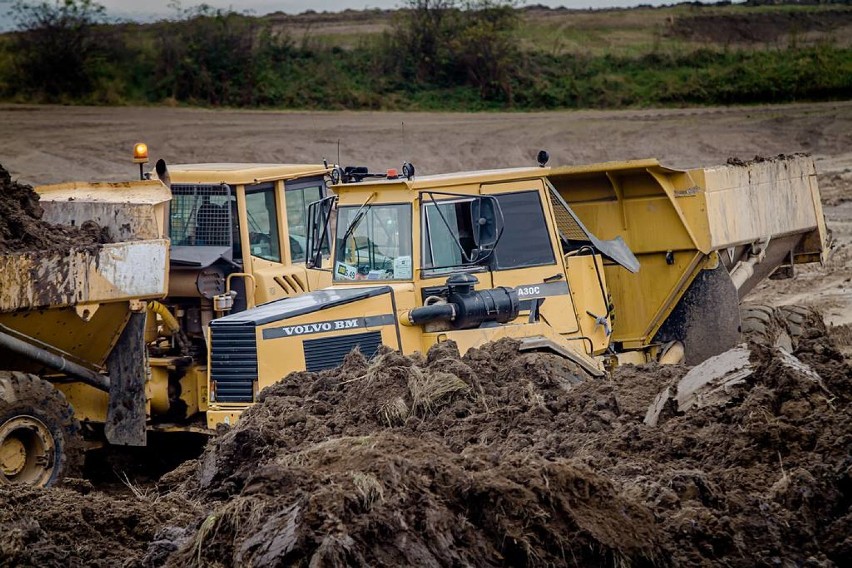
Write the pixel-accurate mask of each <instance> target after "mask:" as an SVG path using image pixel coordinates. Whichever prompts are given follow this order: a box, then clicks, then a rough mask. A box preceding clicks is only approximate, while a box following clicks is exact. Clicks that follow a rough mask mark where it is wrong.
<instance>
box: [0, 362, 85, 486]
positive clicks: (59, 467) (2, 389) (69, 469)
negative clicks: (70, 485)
mask: <svg viewBox="0 0 852 568" xmlns="http://www.w3.org/2000/svg"><path fill="white" fill-rule="evenodd" d="M84 451H85V447H84V445H83V439H82V436H81V434H80V424H79V422H77V420H76V419H75V418H74V410H73V409H72V408H71V405H70V404H68V401H67V400H66V399H65V396H64V395H63V394H62V393H61V392H59V391H58V390H57V389H55V388H54V387H53V385H51V384H50V383H49V382H47V381H44V380H42V379H40V378H38V377H36V376H34V375H28V374H25V373H18V372H8V371H0V483H24V484H28V485H35V486H40V487H48V486H51V485H55V484H57V483H59V482H60V481H62V479H63V478H65V477H72V476H76V475H79V474H80V472H81V471H82V467H83V459H84Z"/></svg>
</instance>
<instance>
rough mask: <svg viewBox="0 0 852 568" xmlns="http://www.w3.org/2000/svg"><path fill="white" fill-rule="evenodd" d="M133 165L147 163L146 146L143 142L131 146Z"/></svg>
mask: <svg viewBox="0 0 852 568" xmlns="http://www.w3.org/2000/svg"><path fill="white" fill-rule="evenodd" d="M133 163H134V164H147V163H148V145H147V144H145V143H144V142H137V143H136V144H134V145H133Z"/></svg>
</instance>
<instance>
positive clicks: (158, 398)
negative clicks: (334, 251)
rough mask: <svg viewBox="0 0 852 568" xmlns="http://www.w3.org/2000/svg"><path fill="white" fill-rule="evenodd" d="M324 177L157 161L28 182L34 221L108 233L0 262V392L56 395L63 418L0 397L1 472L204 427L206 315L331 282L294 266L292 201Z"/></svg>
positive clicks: (303, 240)
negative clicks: (128, 170) (82, 245)
mask: <svg viewBox="0 0 852 568" xmlns="http://www.w3.org/2000/svg"><path fill="white" fill-rule="evenodd" d="M330 171H331V168H329V167H328V166H326V165H324V164H319V165H311V164H306V165H298V164H297V165H287V164H188V165H173V166H170V167H168V168H167V167H166V166H165V163H164V162H160V163H158V167H157V168H156V172H154V173H152V175H150V176H147V177H151V178H159V180H158V179H151V180H149V181H145V180H142V181H133V182H123V183H77V182H72V183H63V184H56V185H49V186H41V187H38V188H36V191H37V192H38V194H39V197H40V205H41V208H42V209H43V210H44V215H43V217H42V219H43V221H46V222H48V223H52V224H61V225H75V226H81V225H83V223H85V222H86V221H94V222H95V223H97V224H98V225H100V226H101V227H105V228H107V229H108V230H109V232H110V234H111V235H112V237H113V240H114V241H116V242H115V243H111V244H107V245H103V247H102V248H101V249H99V252H98V253H97V254H95V253H92V252H91V251H89V252H86V251H72V252H71V253H70V254H69V255H67V256H66V255H61V254H56V255H51V256H44V255H39V254H23V255H4V256H2V257H0V262H2V264H0V270H2V274H0V359H2V361H4V363H3V364H2V365H0V371H2V372H3V374H0V392H4V393H6V395H7V397H8V400H15V399H19V398H21V397H20V396H19V394H15V393H19V391H21V389H29V390H30V391H32V392H36V394H34V395H32V396H30V397H29V398H28V399H27V400H30V401H33V400H35V399H36V398H37V397H38V396H43V397H49V396H53V397H54V398H57V400H59V399H61V402H56V404H55V405H54V406H56V405H60V406H62V408H63V409H64V410H57V409H58V407H56V408H53V410H52V412H54V414H56V415H57V416H58V415H59V414H62V416H63V421H64V422H62V423H63V424H65V428H66V429H65V430H64V431H62V430H57V429H56V428H53V429H52V428H51V427H50V425H49V424H48V423H49V422H50V424H54V423H58V422H56V421H55V420H54V421H53V422H51V421H50V420H48V419H46V418H45V419H44V420H36V419H33V418H32V415H33V413H34V412H35V403H32V404H29V405H23V406H22V405H13V406H9V407H8V408H6V407H0V464H2V470H0V474H2V475H0V482H2V481H4V480H5V481H11V482H24V483H31V484H36V485H49V484H52V483H54V482H56V481H57V480H58V479H60V478H61V477H62V476H63V475H65V474H66V472H67V471H70V472H74V470H75V469H76V467H77V466H78V465H79V464H80V461H81V456H82V454H81V453H80V449H81V448H82V447H83V442H84V441H85V442H87V443H88V445H92V443H97V444H100V443H103V442H106V443H109V444H115V445H130V446H144V445H146V444H147V433H148V432H151V431H166V432H172V431H185V432H195V433H201V434H208V433H210V431H209V430H208V429H207V424H206V421H205V412H207V411H208V409H209V405H208V403H209V400H208V382H207V381H208V373H207V338H206V333H207V329H208V324H209V323H210V321H212V320H213V319H214V318H216V317H221V316H222V315H224V314H228V313H231V312H237V311H241V310H245V309H246V308H250V307H253V306H254V305H256V304H261V303H265V302H269V301H272V300H277V299H281V298H287V297H291V296H295V295H298V294H301V293H303V292H305V291H309V290H315V289H317V288H321V287H325V286H328V285H329V284H330V283H331V274H330V272H329V271H321V270H314V269H308V268H307V267H306V264H305V258H306V254H305V250H306V245H307V226H306V224H305V220H306V219H307V209H308V206H309V205H310V203H312V202H315V201H318V200H322V199H323V198H326V197H327V196H328V193H329V191H328V186H327V180H328V179H330V177H329V176H328V173H329V172H330ZM87 250H88V249H87ZM328 254H329V251H328V244H326V245H325V248H324V252H323V251H319V252H318V256H319V261H318V267H321V266H322V264H323V263H325V264H328V262H329V257H328ZM33 385H36V386H37V388H36V386H33ZM33 389H35V390H34V391H33ZM59 392H61V393H62V396H59V395H58V394H57V393H59ZM45 400H47V398H45ZM0 404H2V402H0ZM57 413H58V414H57ZM4 415H6V418H4ZM51 420H52V419H51ZM54 425H55V424H54ZM30 432H32V434H30ZM64 464H68V467H66V466H65V465H64Z"/></svg>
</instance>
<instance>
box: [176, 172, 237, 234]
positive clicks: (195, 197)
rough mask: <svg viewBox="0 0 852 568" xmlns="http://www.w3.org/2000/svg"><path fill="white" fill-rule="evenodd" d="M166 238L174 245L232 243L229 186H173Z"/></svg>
mask: <svg viewBox="0 0 852 568" xmlns="http://www.w3.org/2000/svg"><path fill="white" fill-rule="evenodd" d="M172 196H173V197H172V202H171V214H170V216H169V238H171V240H172V244H173V245H177V246H228V247H229V246H231V244H232V243H231V238H232V231H231V214H232V211H231V208H232V205H231V203H232V201H231V189H230V188H229V187H228V186H227V185H201V184H192V185H177V184H176V185H172Z"/></svg>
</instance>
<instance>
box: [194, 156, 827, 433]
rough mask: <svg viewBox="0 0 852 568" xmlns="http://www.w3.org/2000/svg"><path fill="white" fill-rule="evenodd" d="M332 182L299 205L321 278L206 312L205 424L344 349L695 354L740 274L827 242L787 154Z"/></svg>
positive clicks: (672, 358) (793, 260)
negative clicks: (325, 194)
mask: <svg viewBox="0 0 852 568" xmlns="http://www.w3.org/2000/svg"><path fill="white" fill-rule="evenodd" d="M541 161H542V162H544V161H545V159H542V160H541ZM394 173H395V172H394ZM408 173H409V174H410V173H411V172H410V171H409V172H408ZM337 178H339V176H335V179H337ZM333 191H334V193H335V194H336V197H330V198H327V199H325V200H323V201H319V202H317V203H315V204H313V205H312V207H311V211H310V213H309V215H310V220H311V231H310V234H309V235H308V236H309V241H308V246H307V249H308V251H307V252H308V259H309V261H310V259H311V258H312V257H314V256H316V257H317V258H319V257H320V256H321V254H322V249H321V246H320V245H322V244H324V243H326V242H328V241H329V240H330V241H332V242H333V244H334V246H333V249H334V252H333V263H332V265H331V267H330V268H329V270H330V271H331V275H332V278H333V284H332V286H330V287H328V288H326V289H323V290H318V291H315V292H311V293H307V294H303V295H301V296H298V297H294V298H290V299H284V300H280V301H273V302H270V303H267V304H265V305H262V306H258V307H256V308H254V309H249V310H246V311H242V312H240V313H233V314H231V315H228V316H226V317H222V318H219V319H216V320H214V321H212V322H211V324H210V395H211V408H215V409H216V410H217V412H216V414H210V415H208V425H209V426H211V427H212V426H214V425H215V422H216V421H222V419H223V418H224V421H225V422H232V421H233V420H236V419H237V418H238V416H239V414H240V412H242V410H243V409H245V408H246V407H247V405H249V404H251V403H252V402H253V401H254V400H255V397H256V395H257V393H258V392H259V390H260V389H262V388H264V387H266V386H268V385H270V384H272V383H274V382H276V381H279V380H281V379H282V378H284V377H285V376H287V374H288V373H290V372H293V371H301V370H305V369H307V370H309V371H318V370H322V369H326V368H330V367H334V366H336V365H338V364H340V363H341V362H342V360H343V358H344V357H345V355H346V354H347V353H349V352H350V351H351V350H352V349H353V348H356V347H357V348H359V349H360V350H361V352H362V353H364V354H365V355H367V356H371V355H372V354H374V353H375V352H376V350H377V349H378V347H379V346H380V345H382V344H384V345H387V346H389V347H391V348H393V349H398V350H400V351H402V352H404V353H412V352H415V351H419V352H425V351H426V350H428V349H429V347H430V346H431V345H433V344H435V343H437V342H442V341H448V340H453V341H455V342H456V343H457V344H458V346H459V348H460V350H461V351H462V352H463V353H464V352H465V351H466V350H468V349H470V348H472V347H476V346H480V345H482V344H484V343H486V342H488V341H494V340H497V339H500V338H504V337H509V338H515V339H517V340H518V341H519V345H520V349H522V350H548V351H551V352H554V353H558V354H560V355H562V356H564V357H565V358H567V359H569V360H571V361H573V362H574V363H575V364H576V368H577V373H578V374H584V375H588V376H592V377H597V376H602V375H604V374H605V373H606V372H607V370H608V369H609V368H611V367H613V366H615V365H618V364H620V363H631V362H632V363H639V362H646V361H654V360H658V361H662V362H681V361H683V362H686V363H688V364H695V363H698V362H700V361H702V360H705V359H706V358H708V357H710V356H712V355H715V354H718V353H720V352H722V351H724V350H726V349H728V348H730V347H731V346H733V345H734V344H735V343H736V342H737V340H738V337H739V325H740V318H739V307H738V306H739V299H740V298H741V297H742V296H743V295H744V294H745V293H746V292H747V291H748V290H750V289H751V288H752V287H753V286H754V285H755V284H756V283H757V282H758V281H760V280H761V279H763V278H765V277H767V276H769V275H770V274H771V273H773V272H776V271H777V270H778V269H785V270H789V269H790V268H791V267H792V266H794V265H795V264H797V263H804V262H817V261H820V260H823V259H824V255H825V254H826V249H827V246H826V231H825V226H824V221H823V214H822V209H821V205H820V200H819V193H818V188H817V184H816V175H815V171H814V165H813V161H812V160H811V159H810V158H807V157H803V156H794V157H779V158H777V159H771V160H766V161H762V162H753V163H748V164H742V165H725V166H720V167H715V168H703V169H695V170H688V171H682V170H675V169H671V168H667V167H664V166H662V165H661V164H660V163H659V162H658V161H656V160H639V161H627V162H611V163H604V164H594V165H587V166H578V167H558V168H550V167H544V166H542V167H537V168H520V169H506V170H493V171H478V172H470V173H459V174H449V175H436V176H423V177H416V178H415V177H414V176H412V175H406V176H402V177H398V176H396V175H389V176H386V177H385V178H384V179H378V180H366V179H365V180H363V181H361V182H360V183H338V184H336V185H334V187H333ZM335 208H336V211H337V215H336V223H334V224H332V223H327V222H325V220H327V219H329V218H330V217H331V215H330V211H332V210H333V209H335Z"/></svg>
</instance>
